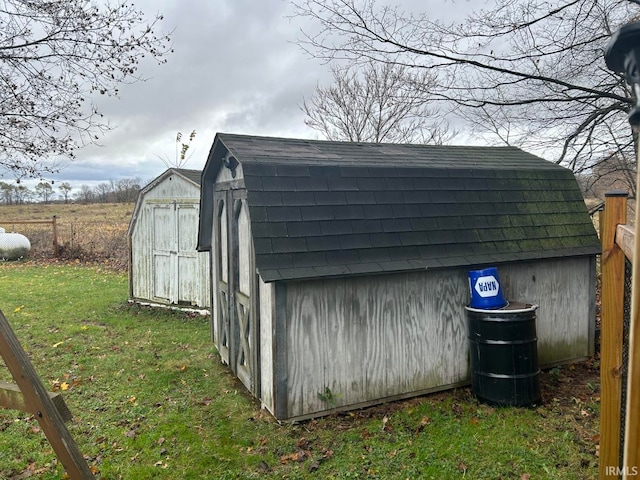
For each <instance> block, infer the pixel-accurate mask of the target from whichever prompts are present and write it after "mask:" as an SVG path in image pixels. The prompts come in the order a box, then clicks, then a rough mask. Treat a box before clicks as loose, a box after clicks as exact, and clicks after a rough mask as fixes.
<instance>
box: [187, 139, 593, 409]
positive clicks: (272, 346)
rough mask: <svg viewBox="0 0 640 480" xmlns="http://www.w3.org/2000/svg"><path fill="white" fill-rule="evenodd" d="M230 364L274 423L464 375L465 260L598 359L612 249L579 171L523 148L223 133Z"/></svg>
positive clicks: (221, 245)
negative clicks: (598, 287) (599, 300)
mask: <svg viewBox="0 0 640 480" xmlns="http://www.w3.org/2000/svg"><path fill="white" fill-rule="evenodd" d="M198 235H199V237H198V249H199V250H201V251H210V252H211V282H212V283H211V284H212V289H213V292H214V294H213V296H212V302H213V305H212V334H213V339H214V342H215V345H216V347H217V349H218V351H219V353H220V355H221V358H222V360H223V361H224V362H225V363H227V364H229V366H230V368H231V370H232V371H233V372H234V373H235V374H236V375H237V376H238V378H239V379H240V380H241V381H242V382H243V383H244V385H245V386H246V387H247V388H248V390H249V391H250V392H252V393H253V394H254V395H255V396H256V397H257V398H259V399H260V400H261V402H262V405H263V406H264V407H265V408H267V409H268V410H269V411H270V412H271V413H272V414H273V415H274V416H275V417H277V418H278V419H288V420H295V419H304V418H310V417H313V416H318V415H323V414H327V413H329V412H332V411H335V410H336V409H349V408H357V407H362V406H367V405H371V404H374V403H379V402H383V401H387V400H392V399H399V398H405V397H409V396H413V395H419V394H423V393H426V392H431V391H435V390H441V389H446V388H449V387H452V386H456V385H461V384H464V383H468V382H469V379H470V374H471V372H470V364H469V357H468V340H467V327H466V315H465V309H464V306H465V305H467V304H468V302H469V282H468V270H470V269H477V268H480V267H484V266H488V265H492V266H497V267H498V269H499V273H500V276H501V279H502V284H503V288H504V292H505V296H506V298H507V299H510V300H512V301H515V300H518V301H524V302H529V303H535V304H539V305H540V308H539V310H538V323H537V325H538V348H539V360H540V363H541V365H547V366H550V365H554V364H559V363H563V362H569V361H574V360H578V359H583V358H585V357H587V356H589V355H591V354H592V352H593V343H594V342H593V337H594V318H595V256H596V254H598V253H599V252H600V243H599V241H598V237H597V235H596V232H595V230H594V227H593V225H592V223H591V220H590V218H589V215H588V213H587V209H586V207H585V204H584V202H583V199H582V196H581V194H580V190H579V188H578V184H577V182H576V180H575V178H574V176H573V174H572V173H571V172H570V171H569V170H567V169H565V168H562V167H560V166H557V165H555V164H553V163H550V162H547V161H545V160H543V159H541V158H539V157H536V156H534V155H531V154H529V153H526V152H524V151H522V150H520V149H517V148H512V147H476V146H432V145H397V144H367V143H346V142H330V141H315V140H295V139H283V138H266V137H253V136H243V135H231V134H222V133H220V134H218V135H216V138H215V140H214V143H213V146H212V148H211V151H210V153H209V157H208V160H207V164H206V166H205V169H204V171H203V174H202V197H201V216H200V227H199V234H198Z"/></svg>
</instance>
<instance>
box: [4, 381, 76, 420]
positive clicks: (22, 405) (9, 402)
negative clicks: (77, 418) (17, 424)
mask: <svg viewBox="0 0 640 480" xmlns="http://www.w3.org/2000/svg"><path fill="white" fill-rule="evenodd" d="M48 393H49V398H51V400H52V401H53V404H54V405H55V406H56V408H57V409H58V412H59V413H60V416H61V417H62V419H63V420H64V421H65V422H70V421H71V419H72V418H73V416H72V415H71V411H70V410H69V407H67V404H66V403H65V401H64V398H62V395H61V394H60V393H56V392H48ZM0 407H4V408H8V409H10V410H18V411H20V412H25V413H30V414H32V415H35V414H36V413H37V412H34V411H31V410H29V407H28V405H27V402H26V400H25V398H24V395H23V394H22V392H21V391H20V388H18V386H17V385H15V384H13V383H6V382H0Z"/></svg>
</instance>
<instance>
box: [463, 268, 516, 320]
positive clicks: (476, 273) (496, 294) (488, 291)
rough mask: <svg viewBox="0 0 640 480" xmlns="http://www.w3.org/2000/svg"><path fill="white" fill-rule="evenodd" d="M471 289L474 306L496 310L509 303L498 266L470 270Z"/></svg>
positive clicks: (471, 305)
mask: <svg viewBox="0 0 640 480" xmlns="http://www.w3.org/2000/svg"><path fill="white" fill-rule="evenodd" d="M469 290H470V291H471V302H470V304H469V306H470V307H472V308H479V309H482V310H495V309H498V308H502V307H504V306H506V305H507V303H508V302H507V301H506V300H505V299H504V293H503V292H502V285H501V284H500V277H499V276H498V269H497V268H496V267H488V268H484V269H482V270H471V271H470V272H469Z"/></svg>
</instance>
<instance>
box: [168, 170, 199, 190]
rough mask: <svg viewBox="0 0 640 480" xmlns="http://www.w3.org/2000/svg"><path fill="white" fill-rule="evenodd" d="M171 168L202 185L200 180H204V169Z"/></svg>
mask: <svg viewBox="0 0 640 480" xmlns="http://www.w3.org/2000/svg"><path fill="white" fill-rule="evenodd" d="M170 170H173V171H174V172H176V173H178V174H179V175H182V176H183V177H184V178H186V179H187V180H190V181H192V182H193V183H195V184H196V185H198V186H200V185H201V183H200V182H201V180H202V170H191V169H189V168H171V169H170Z"/></svg>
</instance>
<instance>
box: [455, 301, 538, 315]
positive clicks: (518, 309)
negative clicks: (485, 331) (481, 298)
mask: <svg viewBox="0 0 640 480" xmlns="http://www.w3.org/2000/svg"><path fill="white" fill-rule="evenodd" d="M464 308H465V309H467V310H468V311H469V312H478V313H484V312H509V313H524V312H531V311H532V310H536V309H537V308H538V305H534V304H531V303H522V302H508V303H507V304H506V305H505V306H504V307H502V308H492V309H484V308H474V307H470V306H468V305H467V306H465V307H464Z"/></svg>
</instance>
